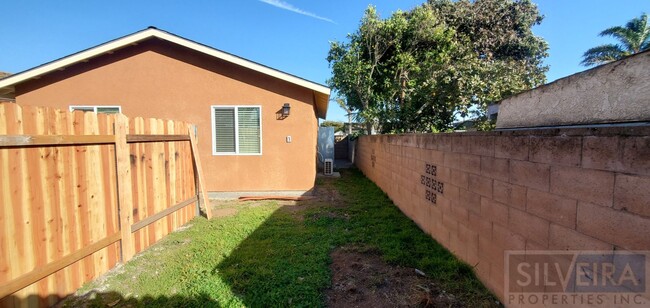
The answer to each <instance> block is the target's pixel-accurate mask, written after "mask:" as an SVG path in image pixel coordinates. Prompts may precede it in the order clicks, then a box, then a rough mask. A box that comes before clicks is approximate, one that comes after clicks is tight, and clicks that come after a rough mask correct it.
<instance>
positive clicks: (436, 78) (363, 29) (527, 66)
mask: <svg viewBox="0 0 650 308" xmlns="http://www.w3.org/2000/svg"><path fill="white" fill-rule="evenodd" d="M541 18H542V17H541V16H540V15H539V12H538V11H537V8H536V6H535V5H534V4H532V3H531V2H530V1H527V0H521V1H513V0H476V1H473V2H470V1H467V0H461V1H456V2H452V1H450V0H435V1H433V0H431V1H429V2H428V3H426V4H424V5H421V6H418V7H416V8H414V9H413V10H411V11H408V12H401V11H398V12H395V13H394V14H393V15H392V16H391V17H389V18H387V19H380V18H379V16H377V14H376V11H375V10H374V8H373V7H369V8H368V9H367V10H366V14H365V15H364V17H363V19H362V20H361V24H360V27H359V29H358V30H357V31H356V32H355V33H353V34H350V35H348V40H349V42H343V43H342V42H334V43H331V46H330V52H329V56H328V61H329V63H330V66H331V68H332V78H331V79H330V80H329V81H328V83H329V85H330V86H331V87H332V88H334V90H335V91H337V93H338V95H339V96H340V97H341V98H344V99H345V100H344V101H345V103H346V105H347V107H348V110H349V111H358V114H357V120H362V121H363V122H365V124H366V127H367V130H368V133H371V131H372V130H371V128H375V129H377V130H379V131H381V132H383V133H398V132H434V131H442V130H447V129H450V128H451V126H452V125H451V124H452V122H453V121H454V120H455V119H456V118H457V116H458V115H461V116H466V115H468V114H469V113H470V112H472V110H473V111H474V112H475V113H477V114H478V115H481V114H484V113H485V110H486V108H487V105H488V104H489V103H491V102H495V101H498V100H500V99H502V98H503V97H504V96H507V95H511V94H514V93H517V92H520V91H522V90H526V89H530V88H532V87H535V86H537V85H540V84H542V83H543V82H544V81H545V77H544V73H545V72H546V70H547V68H546V67H545V66H543V65H542V60H543V58H544V57H546V56H547V54H546V50H547V45H546V43H545V42H544V40H542V39H541V38H538V37H536V36H534V35H533V34H532V31H531V27H532V26H533V25H535V24H538V23H539V22H541Z"/></svg>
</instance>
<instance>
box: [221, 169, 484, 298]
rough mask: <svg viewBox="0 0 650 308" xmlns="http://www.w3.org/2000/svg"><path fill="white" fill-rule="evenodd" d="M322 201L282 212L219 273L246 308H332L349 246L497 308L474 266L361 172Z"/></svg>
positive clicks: (320, 187)
mask: <svg viewBox="0 0 650 308" xmlns="http://www.w3.org/2000/svg"><path fill="white" fill-rule="evenodd" d="M317 193H318V194H320V198H319V201H313V202H308V203H306V204H303V205H301V206H283V207H280V208H279V209H277V210H276V211H275V212H274V213H273V214H272V215H271V216H270V217H269V218H268V219H266V220H265V221H264V223H263V224H262V225H260V226H259V227H258V228H257V229H255V231H254V232H253V233H251V234H250V235H249V236H248V237H246V238H245V239H244V240H243V241H242V242H241V243H240V244H239V245H238V246H237V247H236V248H235V249H234V250H233V251H232V253H230V254H229V255H228V256H227V257H226V258H225V259H224V260H223V261H222V262H220V263H219V264H218V265H217V266H216V267H215V268H214V271H215V272H218V273H219V275H220V276H221V279H223V281H224V282H226V283H228V284H229V285H230V287H231V289H232V291H233V292H234V293H235V294H237V296H238V297H239V299H240V300H241V301H242V302H243V303H244V304H245V305H246V306H249V307H258V306H287V305H290V306H304V307H307V306H309V307H318V306H323V305H325V304H326V303H327V299H326V298H324V296H325V295H324V294H325V290H326V289H327V288H329V287H330V284H331V273H330V270H329V264H330V263H331V259H330V253H331V252H332V251H333V250H334V249H335V248H336V247H340V246H344V245H353V246H360V247H371V248H372V249H376V250H377V251H378V252H379V253H380V254H381V255H382V258H383V259H384V260H385V261H386V262H387V263H388V264H391V265H397V266H403V267H411V268H418V269H420V270H422V271H424V272H425V273H427V275H428V276H429V277H432V278H433V280H434V281H435V282H436V283H437V284H439V286H440V287H441V289H442V290H444V291H445V292H448V293H451V294H454V295H455V296H456V297H458V298H459V299H460V300H461V302H462V303H463V304H464V305H467V306H477V305H479V306H496V304H495V303H496V299H495V297H494V296H493V295H492V294H490V292H489V291H488V290H487V289H486V288H485V287H484V286H483V285H482V284H481V283H480V281H479V280H478V279H477V278H476V277H475V276H474V273H473V272H472V269H471V267H470V266H468V265H467V264H465V263H463V262H460V261H458V260H457V259H456V258H455V257H454V256H453V255H452V254H451V253H450V252H449V251H447V250H446V249H445V248H444V247H442V246H441V245H440V244H438V243H437V242H435V240H433V239H431V238H430V237H429V236H428V235H427V234H425V233H424V232H422V231H421V230H420V229H419V228H418V227H417V226H416V225H415V223H414V222H412V221H411V220H410V219H408V218H407V217H406V216H404V215H403V214H402V213H401V212H400V210H399V209H398V208H397V207H396V206H395V205H393V204H392V202H391V201H390V200H389V199H388V197H387V196H386V195H385V194H384V193H383V192H382V191H381V190H380V189H379V188H378V187H377V186H376V185H375V184H374V183H372V182H371V181H370V180H368V179H367V178H365V176H363V174H361V173H360V172H359V171H357V170H350V171H344V172H342V178H340V179H335V180H323V181H320V183H317ZM339 194H340V195H339Z"/></svg>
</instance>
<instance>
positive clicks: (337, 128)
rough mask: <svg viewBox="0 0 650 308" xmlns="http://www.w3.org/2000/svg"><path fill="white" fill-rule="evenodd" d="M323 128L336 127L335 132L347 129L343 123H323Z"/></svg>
mask: <svg viewBox="0 0 650 308" xmlns="http://www.w3.org/2000/svg"><path fill="white" fill-rule="evenodd" d="M320 126H321V127H334V131H335V132H342V131H344V130H343V128H344V127H345V124H343V122H339V121H323V123H321V124H320Z"/></svg>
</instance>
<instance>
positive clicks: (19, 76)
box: [0, 27, 331, 114]
mask: <svg viewBox="0 0 650 308" xmlns="http://www.w3.org/2000/svg"><path fill="white" fill-rule="evenodd" d="M151 37H157V38H159V39H163V40H166V41H169V42H172V43H175V44H178V45H181V46H184V47H187V48H190V49H193V50H195V51H197V52H201V53H204V54H207V55H210V56H213V57H215V58H219V59H222V60H224V61H228V62H230V63H233V64H236V65H239V66H242V67H245V68H248V69H251V70H254V71H257V72H260V73H262V74H265V75H269V76H272V77H275V78H278V79H281V80H284V81H287V82H289V83H293V84H295V85H298V86H301V87H304V88H307V89H310V90H313V91H314V92H317V93H322V94H324V95H327V96H329V95H330V93H331V90H330V89H329V88H328V87H326V86H325V85H322V84H319V83H316V82H313V81H309V80H307V79H304V78H301V77H298V76H295V75H292V74H289V73H286V72H283V71H280V70H277V69H274V68H271V67H269V66H265V65H262V64H259V63H257V62H254V61H251V60H248V59H245V58H242V57H239V56H235V55H233V54H230V53H227V52H224V51H221V50H219V49H216V48H213V47H210V46H207V45H204V44H201V43H197V42H195V41H192V40H189V39H186V38H183V37H180V36H177V35H175V34H172V33H170V32H167V31H163V30H160V29H158V28H155V27H148V28H146V29H144V30H140V31H137V32H135V33H132V34H129V35H126V36H123V37H120V38H117V39H114V40H111V41H108V42H106V43H103V44H100V45H97V46H95V47H91V48H88V49H85V50H82V51H79V52H77V53H74V54H71V55H68V56H65V57H63V58H59V59H57V60H54V61H51V62H47V63H45V64H41V65H39V66H36V67H34V68H31V69H28V70H25V71H22V72H20V73H16V74H13V75H10V76H7V77H5V78H3V79H0V93H1V92H3V90H5V91H4V92H6V90H7V88H12V87H13V86H15V85H16V84H18V83H21V82H24V81H27V80H29V79H32V78H36V77H39V76H41V75H44V74H47V73H50V72H52V71H55V70H58V69H61V68H64V67H67V66H70V65H73V64H76V63H79V62H82V61H85V60H88V59H90V58H94V57H96V56H100V55H102V54H105V53H108V52H110V51H113V50H115V49H118V48H122V47H125V46H128V45H131V44H136V43H138V42H140V41H143V40H145V39H148V38H151ZM12 90H13V89H12ZM326 112H327V111H325V114H326Z"/></svg>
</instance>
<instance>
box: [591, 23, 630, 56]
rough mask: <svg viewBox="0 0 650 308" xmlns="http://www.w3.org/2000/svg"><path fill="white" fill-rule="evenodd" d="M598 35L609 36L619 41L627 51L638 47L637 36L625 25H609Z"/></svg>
mask: <svg viewBox="0 0 650 308" xmlns="http://www.w3.org/2000/svg"><path fill="white" fill-rule="evenodd" d="M599 35H600V36H611V37H614V38H615V39H617V40H619V41H621V43H623V46H624V48H625V49H627V50H628V51H635V50H638V48H639V37H638V34H637V33H635V32H634V31H633V30H632V29H629V28H627V27H625V28H624V27H619V26H617V27H611V28H607V29H605V30H603V31H602V32H600V34H599Z"/></svg>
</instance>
